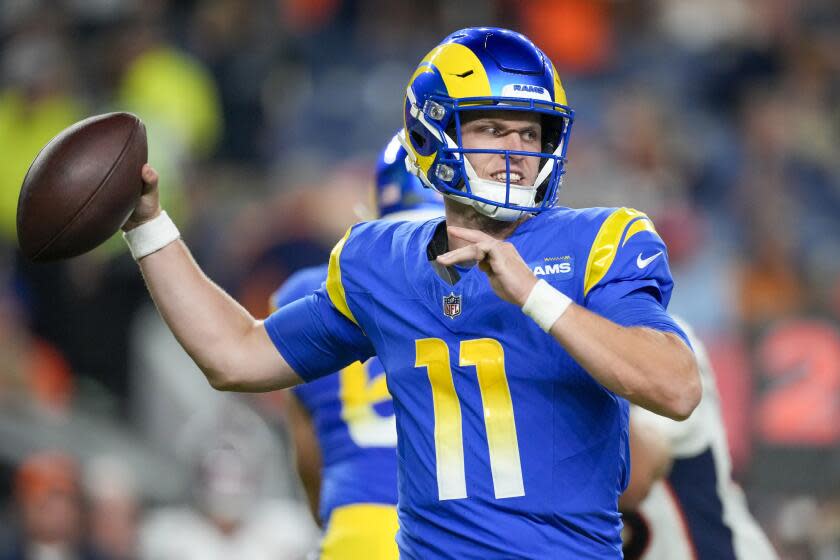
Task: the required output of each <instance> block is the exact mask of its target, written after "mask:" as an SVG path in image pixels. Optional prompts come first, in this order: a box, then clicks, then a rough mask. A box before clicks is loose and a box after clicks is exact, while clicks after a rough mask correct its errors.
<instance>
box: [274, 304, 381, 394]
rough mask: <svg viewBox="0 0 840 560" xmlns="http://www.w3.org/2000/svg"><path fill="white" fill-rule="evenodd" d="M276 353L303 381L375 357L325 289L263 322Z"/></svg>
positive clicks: (361, 335)
mask: <svg viewBox="0 0 840 560" xmlns="http://www.w3.org/2000/svg"><path fill="white" fill-rule="evenodd" d="M265 328H266V331H267V332H268V336H269V337H270V338H271V340H272V342H274V345H275V346H276V347H277V350H278V351H279V352H280V354H281V355H282V356H283V358H285V360H286V361H287V362H288V363H289V365H290V366H292V368H293V369H294V370H295V372H297V374H298V375H300V376H301V377H302V378H303V379H304V380H306V381H312V380H313V379H317V378H319V377H323V376H325V375H328V374H330V373H333V372H336V371H338V370H340V369H341V368H343V367H345V366H347V365H349V364H351V363H353V362H355V361H361V362H364V361H365V360H367V359H368V358H370V357H371V356H373V355H374V354H375V352H374V350H373V346H372V345H371V343H370V340H369V339H368V337H367V336H365V334H364V333H363V332H362V330H361V329H360V328H359V327H358V326H357V325H356V324H355V323H353V322H352V321H350V320H349V319H347V318H346V317H345V316H344V315H342V314H341V313H340V312H339V311H338V310H337V309H336V308H335V307H334V306H333V304H332V302H331V301H330V298H329V297H328V295H327V292H326V289H325V288H320V289H318V290H317V291H316V292H315V293H312V294H310V295H308V296H306V297H304V298H301V299H298V300H296V301H293V302H292V303H290V304H289V305H286V306H284V307H281V308H280V309H279V310H277V311H276V312H274V313H272V314H271V315H270V316H269V317H268V319H266V320H265Z"/></svg>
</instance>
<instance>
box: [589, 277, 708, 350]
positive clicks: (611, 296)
mask: <svg viewBox="0 0 840 560" xmlns="http://www.w3.org/2000/svg"><path fill="white" fill-rule="evenodd" d="M601 289H602V290H604V292H606V293H604V294H602V295H601V297H598V298H595V299H594V302H595V303H594V304H593V305H590V306H589V309H590V310H591V311H594V312H595V313H598V314H599V315H601V316H603V317H606V318H607V319H609V320H610V321H612V322H613V323H617V324H619V325H621V326H623V327H649V328H651V329H656V330H658V331H664V332H671V333H674V334H676V335H677V336H679V337H680V338H682V339H683V340H684V341H685V343H686V344H688V347H689V348H691V342H689V340H688V336H687V335H686V334H685V332H684V331H683V329H682V328H680V326H679V325H678V324H677V322H676V321H675V320H674V319H673V318H672V317H671V316H670V315H669V314H668V312H667V311H666V310H665V307H663V305H662V303H661V302H660V301H659V299H658V298H657V297H655V296H654V294H652V293H651V292H650V291H649V290H647V289H644V288H642V289H637V290H636V291H632V292H630V293H627V289H628V287H627V286H622V285H620V284H609V285H607V286H604V287H603V288H601ZM618 294H622V295H618Z"/></svg>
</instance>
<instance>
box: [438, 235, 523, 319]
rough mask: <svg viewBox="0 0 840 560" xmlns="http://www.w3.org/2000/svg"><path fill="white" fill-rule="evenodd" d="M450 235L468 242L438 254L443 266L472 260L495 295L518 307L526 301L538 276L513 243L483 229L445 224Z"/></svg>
mask: <svg viewBox="0 0 840 560" xmlns="http://www.w3.org/2000/svg"><path fill="white" fill-rule="evenodd" d="M446 229H447V232H448V233H449V235H450V236H453V237H457V238H459V239H462V240H464V241H467V242H468V243H469V245H467V246H465V247H461V248H459V249H454V250H452V251H449V252H448V253H444V254H442V255H439V256H438V258H437V261H438V262H439V263H440V264H442V265H444V266H452V265H455V264H466V263H470V262H475V263H477V264H478V267H479V268H480V269H481V271H482V272H484V273H485V274H486V275H487V278H488V279H489V280H490V286H491V287H492V288H493V291H494V292H496V295H497V296H499V297H500V298H502V299H503V300H505V301H507V302H509V303H512V304H514V305H516V306H518V307H522V306H523V305H524V304H525V300H527V299H528V295H529V294H530V293H531V290H532V289H533V288H534V284H536V283H537V277H536V276H534V273H533V272H531V269H530V268H528V265H527V264H525V261H523V260H522V256H521V255H520V254H519V251H517V250H516V247H514V246H513V244H512V243H509V242H507V241H501V240H499V239H496V238H494V237H492V236H490V235H488V234H486V233H484V232H483V231H479V230H476V229H468V228H463V227H455V226H448V227H447V228H446Z"/></svg>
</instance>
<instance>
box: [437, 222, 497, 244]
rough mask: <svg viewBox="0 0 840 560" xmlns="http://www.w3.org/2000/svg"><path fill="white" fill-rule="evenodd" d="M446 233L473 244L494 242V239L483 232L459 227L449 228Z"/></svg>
mask: <svg viewBox="0 0 840 560" xmlns="http://www.w3.org/2000/svg"><path fill="white" fill-rule="evenodd" d="M446 231H447V232H448V233H449V234H450V235H451V236H453V237H457V238H459V239H463V240H464V241H469V242H471V243H482V242H492V241H494V238H493V237H491V236H489V235H487V234H486V233H484V232H483V231H479V230H477V229H468V228H462V227H458V226H447V227H446Z"/></svg>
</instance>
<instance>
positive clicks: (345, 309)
mask: <svg viewBox="0 0 840 560" xmlns="http://www.w3.org/2000/svg"><path fill="white" fill-rule="evenodd" d="M352 231H353V228H352V227H351V228H350V229H348V230H347V233H345V234H344V237H342V238H341V241H339V242H338V243H336V245H335V247H333V250H332V252H331V253H330V264H329V266H328V268H327V294H328V295H329V296H330V301H332V304H333V305H334V306H335V308H336V309H338V311H339V312H340V313H341V314H342V315H344V316H345V317H347V318H348V319H350V320H351V321H353V322H354V323H355V324H356V325H358V324H359V322H358V321H356V317H354V316H353V312H352V311H350V306H349V305H347V296H346V294H345V293H344V283H343V282H342V278H341V252H342V251H343V250H344V245H345V243H346V242H347V239H348V238H349V237H350V233H351V232H352Z"/></svg>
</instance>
